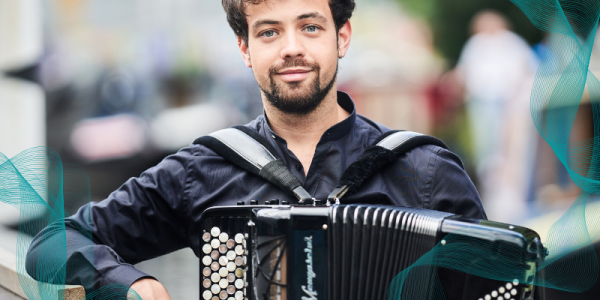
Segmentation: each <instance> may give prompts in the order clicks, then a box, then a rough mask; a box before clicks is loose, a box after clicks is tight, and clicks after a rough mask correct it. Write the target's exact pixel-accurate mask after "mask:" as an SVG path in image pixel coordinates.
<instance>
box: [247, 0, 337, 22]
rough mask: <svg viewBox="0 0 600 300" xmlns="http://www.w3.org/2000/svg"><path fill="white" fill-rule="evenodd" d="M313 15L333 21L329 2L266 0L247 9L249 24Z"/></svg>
mask: <svg viewBox="0 0 600 300" xmlns="http://www.w3.org/2000/svg"><path fill="white" fill-rule="evenodd" d="M307 14H311V15H312V16H313V17H318V16H319V15H320V16H322V17H325V18H326V19H331V20H333V16H332V14H331V10H330V8H329V0H265V1H262V2H261V3H260V4H249V5H248V6H247V7H246V15H247V20H248V24H249V25H250V26H252V23H253V22H255V21H256V20H259V19H261V20H262V19H269V20H275V21H288V20H296V19H298V17H300V16H306V15H307Z"/></svg>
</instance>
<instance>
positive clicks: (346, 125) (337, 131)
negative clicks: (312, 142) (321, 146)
mask: <svg viewBox="0 0 600 300" xmlns="http://www.w3.org/2000/svg"><path fill="white" fill-rule="evenodd" d="M337 102H338V104H339V105H340V106H341V107H342V108H343V109H344V110H345V111H347V112H348V113H350V116H349V117H347V118H346V119H344V120H343V121H341V122H339V123H337V124H335V125H333V126H331V127H329V129H327V130H326V131H325V133H323V136H322V137H321V141H332V140H337V139H340V138H342V137H343V136H345V135H346V134H348V133H350V130H351V129H352V126H353V125H354V123H355V122H356V107H355V106H354V101H353V100H352V98H350V95H348V94H347V93H345V92H342V91H338V92H337ZM262 119H263V120H262V123H263V126H264V127H265V128H266V129H268V132H269V133H270V134H271V136H272V137H274V138H278V139H282V138H281V137H280V136H278V135H277V134H276V133H275V132H273V130H272V129H271V126H270V125H269V122H268V119H267V114H266V113H265V111H264V110H263V115H262ZM282 140H283V139H282Z"/></svg>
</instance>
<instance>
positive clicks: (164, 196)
mask: <svg viewBox="0 0 600 300" xmlns="http://www.w3.org/2000/svg"><path fill="white" fill-rule="evenodd" d="M354 6H355V4H354V1H353V0H267V1H261V0H223V7H224V8H225V11H226V12H227V18H228V21H229V23H230V25H231V27H232V28H233V30H234V32H235V33H236V35H237V36H238V47H239V50H240V53H241V55H242V58H243V59H244V62H245V63H246V65H247V66H248V67H249V68H252V70H253V72H254V75H255V77H256V81H257V83H258V85H259V86H260V89H261V95H262V99H263V104H264V109H265V113H264V115H263V116H259V117H258V118H257V119H256V120H254V121H252V122H251V123H249V124H247V125H246V126H247V127H249V128H251V129H253V130H255V131H257V132H258V133H259V134H260V135H262V136H264V137H265V138H267V139H268V141H269V142H270V143H271V144H272V146H273V148H275V149H276V151H277V153H276V155H277V156H279V157H280V158H282V159H283V161H284V162H285V164H286V165H287V167H288V168H289V169H290V170H291V171H292V173H293V174H294V175H295V176H297V177H298V178H299V179H300V181H301V182H302V183H303V186H304V187H305V188H306V190H307V191H308V192H309V193H310V194H311V195H312V196H313V197H315V198H316V199H326V197H327V195H328V194H329V193H330V192H331V191H332V190H333V189H334V187H335V185H336V184H337V182H338V180H339V179H340V177H341V174H342V172H343V171H344V170H345V169H346V168H347V167H348V166H349V165H350V163H352V162H353V161H354V160H355V159H357V158H358V156H359V155H360V154H361V153H362V152H363V151H364V149H365V148H366V147H367V146H369V145H370V144H371V143H373V141H374V140H375V139H376V138H377V137H379V136H380V135H381V134H382V133H385V132H387V131H389V130H390V129H388V128H386V127H384V126H382V125H379V124H377V123H375V122H373V121H370V120H368V119H367V118H364V117H362V116H359V115H357V114H356V111H355V109H354V104H353V102H352V100H351V99H350V97H349V96H348V95H347V94H345V93H343V92H338V91H337V89H336V74H337V70H338V68H337V66H338V59H340V58H343V57H344V55H346V52H347V51H348V47H349V45H350V38H351V34H352V27H351V25H350V22H349V21H348V20H349V18H350V16H351V15H352V12H353V10H354ZM273 198H275V199H281V200H289V201H290V202H291V203H296V202H297V201H296V199H293V198H291V197H289V196H288V195H287V194H285V193H284V192H283V191H282V190H280V189H278V188H277V187H276V186H274V185H272V184H270V183H268V182H266V181H264V180H263V179H261V178H259V177H258V176H255V175H253V174H251V173H249V172H246V171H244V170H242V169H240V168H238V167H236V166H235V165H233V164H231V163H229V162H228V161H226V160H225V159H223V158H222V157H220V156H218V155H217V154H216V153H214V152H213V151H211V150H209V149H208V148H206V147H204V146H201V145H192V146H190V147H188V148H184V149H182V150H180V151H179V152H178V153H176V154H174V155H171V156H169V157H167V158H166V159H165V160H164V161H162V162H161V163H160V164H159V165H157V166H156V167H154V168H151V169H149V170H147V171H146V172H144V173H143V174H142V175H141V176H140V177H139V178H133V179H130V180H129V181H127V182H126V183H125V184H124V185H123V186H122V187H120V188H119V189H118V190H117V191H115V192H113V193H112V194H111V195H110V196H109V197H108V198H107V199H106V200H104V201H102V202H100V203H92V204H90V205H86V206H84V207H83V208H81V209H80V210H79V212H78V213H77V214H76V215H75V216H73V217H72V218H69V219H67V220H66V222H65V223H66V224H65V228H66V231H67V243H68V244H69V247H70V248H69V253H68V255H67V259H68V261H67V266H68V267H67V282H68V283H70V284H84V285H85V287H86V289H90V288H99V287H102V286H106V285H108V284H113V283H120V284H123V285H126V286H130V287H131V288H132V289H135V290H136V291H137V292H138V293H139V294H140V295H141V296H142V297H143V299H144V300H148V299H161V300H164V299H170V298H169V296H168V294H167V291H166V290H165V288H164V287H163V286H162V285H161V284H160V283H159V282H158V281H156V280H155V279H153V278H152V277H151V276H148V275H147V274H144V273H142V272H140V271H138V270H136V269H135V268H133V266H132V265H131V264H135V263H138V262H140V261H143V260H147V259H150V258H153V257H157V256H160V255H163V254H166V253H169V252H172V251H175V250H177V249H181V248H183V247H191V248H192V249H193V250H194V251H195V253H196V255H197V256H200V255H201V251H200V246H199V245H200V243H199V235H200V232H199V230H200V229H199V228H198V226H197V224H198V220H199V218H200V215H201V214H202V212H203V211H204V210H205V209H206V208H208V207H210V206H214V205H234V204H235V203H236V202H237V201H240V200H243V201H248V200H251V199H257V200H259V201H264V200H270V199H273ZM345 201H346V203H359V202H360V203H379V204H382V203H384V204H394V205H401V206H409V207H423V208H428V209H436V210H443V211H448V212H453V213H457V214H461V215H464V216H467V217H472V218H485V213H484V211H483V207H482V205H481V201H480V199H479V196H478V194H477V191H476V190H475V187H474V186H473V184H472V183H471V181H470V179H469V177H468V176H467V174H466V173H465V172H464V171H463V169H462V167H461V162H460V160H459V158H458V157H456V156H455V155H454V154H452V153H451V152H449V151H447V150H445V149H442V148H440V147H436V146H423V147H419V148H416V149H414V150H412V151H410V152H408V153H407V154H406V155H405V156H404V157H402V158H401V159H399V160H398V161H397V162H396V163H394V164H392V165H390V166H387V167H385V168H384V169H382V170H381V171H380V172H379V173H378V174H377V175H375V176H374V177H372V178H371V179H369V180H368V181H367V182H365V184H364V185H363V186H362V187H361V189H360V190H359V191H358V192H356V193H355V194H353V195H351V196H350V197H348V198H346V199H345ZM88 224H89V225H88ZM89 231H91V232H92V234H93V243H94V245H93V247H78V246H76V245H79V244H82V245H85V244H86V243H85V241H86V240H85V239H86V238H85V236H83V234H81V232H89ZM52 232H53V231H52V230H49V229H46V230H44V232H42V233H40V235H38V237H37V238H36V240H35V241H34V242H33V243H32V247H31V251H30V253H29V257H36V255H35V253H36V249H37V248H38V247H40V246H39V245H40V244H43V243H49V242H51V241H52V238H53V234H52ZM88 244H89V241H88ZM92 251H93V255H94V259H93V261H95V262H94V263H91V262H89V260H88V261H86V260H82V259H81V257H89V256H91V253H92ZM29 257H28V258H29ZM30 262H31V263H30ZM75 262H76V263H75ZM69 263H70V264H69ZM86 264H87V265H86ZM27 265H28V272H29V274H36V270H35V269H36V266H35V260H34V259H28V264H27ZM74 265H78V266H79V269H86V268H87V269H88V270H89V273H93V274H85V273H84V272H81V271H78V270H75V269H74V268H75V267H71V266H74ZM70 268H73V270H72V271H69V270H70ZM37 271H38V272H40V270H37ZM43 272H45V271H43ZM49 272H50V271H49ZM85 276H87V277H85ZM89 276H94V277H93V280H92V281H93V282H90V280H89ZM84 279H85V280H84ZM86 280H87V281H86Z"/></svg>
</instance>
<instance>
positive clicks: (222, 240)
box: [219, 232, 229, 243]
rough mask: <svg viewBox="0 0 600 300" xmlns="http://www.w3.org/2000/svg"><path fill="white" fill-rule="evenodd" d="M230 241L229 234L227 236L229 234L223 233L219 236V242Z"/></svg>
mask: <svg viewBox="0 0 600 300" xmlns="http://www.w3.org/2000/svg"><path fill="white" fill-rule="evenodd" d="M228 239H229V234H227V232H221V234H219V241H221V243H225V242H227V240H228Z"/></svg>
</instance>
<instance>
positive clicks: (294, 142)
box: [263, 89, 350, 174]
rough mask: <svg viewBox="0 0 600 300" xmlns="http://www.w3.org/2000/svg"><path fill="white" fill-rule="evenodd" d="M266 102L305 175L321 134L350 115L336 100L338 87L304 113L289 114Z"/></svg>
mask: <svg viewBox="0 0 600 300" xmlns="http://www.w3.org/2000/svg"><path fill="white" fill-rule="evenodd" d="M263 103H264V106H265V113H266V114H267V117H268V119H269V125H270V126H271V129H272V130H273V132H275V133H276V134H277V135H279V136H280V137H282V138H283V139H285V140H286V141H287V146H288V149H289V150H290V151H292V152H293V153H294V154H295V155H296V157H298V159H299V160H300V162H301V163H302V165H303V166H304V172H305V174H306V173H308V169H309V167H310V164H311V162H312V158H313V155H314V153H315V148H316V147H317V144H318V143H319V140H320V139H321V136H323V134H324V133H325V131H326V130H327V129H329V128H330V127H331V126H333V125H335V124H337V123H339V122H341V121H343V120H344V119H346V118H347V117H348V116H350V114H349V113H348V112H347V111H346V110H344V109H343V108H342V107H341V106H340V105H339V104H338V103H337V91H336V89H331V92H330V93H329V94H327V96H326V97H325V99H323V102H321V104H320V105H319V106H318V107H317V108H316V109H315V110H314V111H313V112H312V113H310V114H308V115H304V116H298V115H293V114H286V113H283V112H281V111H280V110H278V109H276V108H275V107H273V106H271V105H270V104H269V103H268V102H267V101H263Z"/></svg>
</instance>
